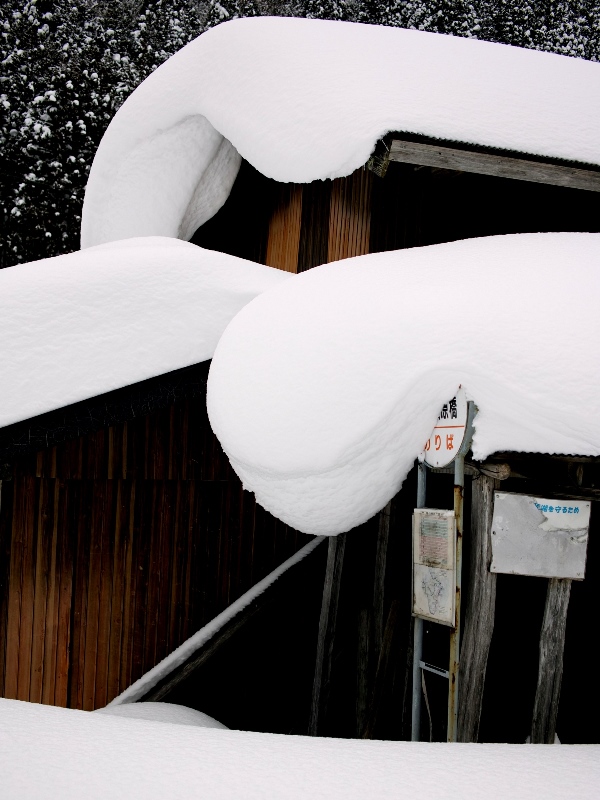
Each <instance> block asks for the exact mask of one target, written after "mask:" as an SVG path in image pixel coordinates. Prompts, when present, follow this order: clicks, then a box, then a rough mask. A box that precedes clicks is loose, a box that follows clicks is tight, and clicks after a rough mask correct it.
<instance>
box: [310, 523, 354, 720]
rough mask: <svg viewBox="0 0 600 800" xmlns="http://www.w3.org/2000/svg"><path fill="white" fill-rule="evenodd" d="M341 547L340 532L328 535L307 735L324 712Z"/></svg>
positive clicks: (333, 634)
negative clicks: (329, 536)
mask: <svg viewBox="0 0 600 800" xmlns="http://www.w3.org/2000/svg"><path fill="white" fill-rule="evenodd" d="M345 548H346V534H345V533H340V534H339V535H338V536H332V537H331V538H330V540H329V550H328V552H327V568H326V570H325V584H324V586H323V601H322V603H321V617H320V619H319V639H318V641H317V658H316V663H315V677H314V681H313V693H312V702H311V708H310V720H309V723H308V734H309V736H318V733H319V730H320V728H321V726H322V723H323V719H324V718H325V714H326V712H327V701H328V699H329V679H330V677H331V659H332V655H333V645H334V640H335V625H336V620H337V610H338V602H339V598H340V586H341V579H342V566H343V563H344V550H345Z"/></svg>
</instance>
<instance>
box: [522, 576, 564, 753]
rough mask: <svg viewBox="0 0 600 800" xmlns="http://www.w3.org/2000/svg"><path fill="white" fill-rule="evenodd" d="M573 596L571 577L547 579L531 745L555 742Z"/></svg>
mask: <svg viewBox="0 0 600 800" xmlns="http://www.w3.org/2000/svg"><path fill="white" fill-rule="evenodd" d="M570 595H571V581H570V580H569V579H568V578H563V579H561V578H551V579H550V580H549V581H548V591H547V593H546V607H545V608H544V619H543V622H542V630H541V633H540V662H539V669H538V682H537V689H536V692H535V702H534V705H533V720H532V722H531V743H532V744H554V737H555V735H556V718H557V716H558V702H559V699H560V685H561V682H562V673H563V653H564V649H565V633H566V627H567V611H568V608H569V598H570Z"/></svg>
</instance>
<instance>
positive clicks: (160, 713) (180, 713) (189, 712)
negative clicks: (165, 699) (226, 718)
mask: <svg viewBox="0 0 600 800" xmlns="http://www.w3.org/2000/svg"><path fill="white" fill-rule="evenodd" d="M94 714H112V715H113V716H115V717H126V718H127V719H148V720H152V721H154V722H173V723H176V724H177V725H195V726H196V727H199V728H220V729H222V730H227V726H226V725H223V723H222V722H219V721H218V720H216V719H214V717H209V716H208V714H204V713H203V712H202V711H196V709H195V708H188V707H187V706H181V705H179V704H177V703H152V702H145V703H126V704H125V705H120V706H115V705H108V706H105V707H104V708H98V709H97V710H96V711H94Z"/></svg>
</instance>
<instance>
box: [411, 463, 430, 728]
mask: <svg viewBox="0 0 600 800" xmlns="http://www.w3.org/2000/svg"><path fill="white" fill-rule="evenodd" d="M417 469H418V479H417V508H425V497H426V493H427V467H426V466H425V463H419V465H418V467H417ZM422 656H423V620H422V619H421V618H420V617H415V618H414V629H413V670H412V673H413V674H412V685H413V690H412V726H411V736H410V738H411V741H413V742H418V741H420V738H421V666H420V664H421V660H422Z"/></svg>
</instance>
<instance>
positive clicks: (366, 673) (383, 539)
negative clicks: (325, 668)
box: [356, 500, 392, 737]
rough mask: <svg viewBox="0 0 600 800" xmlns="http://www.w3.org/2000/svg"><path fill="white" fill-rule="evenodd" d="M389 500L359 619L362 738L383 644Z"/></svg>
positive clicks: (358, 723) (358, 731)
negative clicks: (368, 597)
mask: <svg viewBox="0 0 600 800" xmlns="http://www.w3.org/2000/svg"><path fill="white" fill-rule="evenodd" d="M391 513H392V501H391V500H390V502H389V503H388V504H387V505H386V506H385V508H383V509H382V510H381V511H380V513H379V527H378V531H377V549H376V552H375V574H374V580H373V604H372V606H371V607H369V608H363V609H361V610H360V612H359V617H358V657H357V664H356V690H357V691H356V735H357V736H359V737H360V736H363V734H364V731H365V728H366V726H367V723H368V719H369V705H372V704H373V697H374V692H375V679H376V671H377V670H378V669H379V667H378V664H379V661H380V659H381V648H382V645H383V624H384V600H385V570H386V563H387V549H388V542H389V538H390V516H391Z"/></svg>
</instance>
